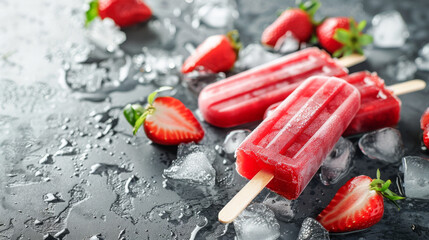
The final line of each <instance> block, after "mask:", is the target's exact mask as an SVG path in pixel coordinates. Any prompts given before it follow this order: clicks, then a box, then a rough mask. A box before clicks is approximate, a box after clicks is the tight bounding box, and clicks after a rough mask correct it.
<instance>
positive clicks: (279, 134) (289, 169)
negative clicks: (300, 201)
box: [236, 77, 360, 199]
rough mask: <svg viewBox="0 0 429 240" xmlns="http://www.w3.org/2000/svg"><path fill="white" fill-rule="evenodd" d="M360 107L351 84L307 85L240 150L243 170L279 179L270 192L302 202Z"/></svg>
mask: <svg viewBox="0 0 429 240" xmlns="http://www.w3.org/2000/svg"><path fill="white" fill-rule="evenodd" d="M359 107H360V94H359V92H358V91H357V89H356V88H354V87H353V86H351V85H350V84H348V83H347V82H346V81H344V80H342V79H338V78H333V77H311V78H309V79H307V80H306V81H304V82H303V83H302V84H301V85H300V86H299V87H298V88H297V89H296V90H295V91H294V92H293V93H292V94H291V95H290V96H289V97H288V98H286V100H284V101H283V102H282V103H281V104H280V106H279V107H278V108H277V109H276V110H275V111H274V112H273V113H272V114H271V115H270V116H269V117H268V118H266V119H265V120H264V121H263V122H262V123H261V124H260V125H259V126H258V127H257V128H256V129H255V130H254V131H253V132H252V133H251V134H250V135H249V136H248V137H247V138H246V140H245V141H244V142H243V143H242V144H241V145H240V147H239V148H238V149H237V152H236V155H237V161H236V164H237V171H238V173H240V174H241V175H242V176H244V177H246V178H248V179H251V178H253V176H254V175H255V174H256V173H258V172H259V171H260V170H266V171H268V172H270V173H272V174H273V175H274V179H273V180H271V182H270V183H269V184H268V185H267V187H268V188H269V189H271V190H272V191H274V192H277V193H279V194H281V195H283V196H284V197H286V198H288V199H296V198H297V197H298V196H299V195H300V194H301V192H302V191H303V190H304V188H305V187H306V186H307V184H308V183H309V181H310V180H311V178H312V177H313V176H314V174H315V173H316V171H317V170H318V169H319V167H320V165H321V164H322V161H323V159H324V158H325V157H326V155H327V154H328V153H329V152H330V151H331V150H332V148H333V147H334V145H335V143H336V142H337V141H338V139H339V138H340V136H341V135H342V134H343V132H344V130H345V129H346V128H347V126H348V125H349V123H350V122H351V120H352V119H353V117H354V116H355V114H356V113H357V111H358V110H359Z"/></svg>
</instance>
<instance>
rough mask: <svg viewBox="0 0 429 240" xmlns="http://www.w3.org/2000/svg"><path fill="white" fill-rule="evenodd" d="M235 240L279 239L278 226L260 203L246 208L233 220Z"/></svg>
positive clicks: (270, 213)
mask: <svg viewBox="0 0 429 240" xmlns="http://www.w3.org/2000/svg"><path fill="white" fill-rule="evenodd" d="M234 228H235V233H236V234H237V240H261V239H264V240H274V239H277V238H279V237H280V225H279V223H278V222H277V219H276V218H275V216H274V213H273V211H272V210H271V209H269V208H268V207H267V206H265V205H264V204H262V203H254V204H252V205H250V206H248V207H247V208H246V209H245V210H244V211H243V212H242V213H241V214H240V215H239V216H238V217H237V218H236V219H235V220H234Z"/></svg>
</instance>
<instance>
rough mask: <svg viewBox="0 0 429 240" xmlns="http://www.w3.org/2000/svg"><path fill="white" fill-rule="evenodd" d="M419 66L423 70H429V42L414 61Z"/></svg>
mask: <svg viewBox="0 0 429 240" xmlns="http://www.w3.org/2000/svg"><path fill="white" fill-rule="evenodd" d="M414 62H415V63H416V65H417V68H418V69H419V70H422V71H429V43H426V44H425V45H424V46H423V48H422V49H420V51H419V57H417V58H416V60H415V61H414Z"/></svg>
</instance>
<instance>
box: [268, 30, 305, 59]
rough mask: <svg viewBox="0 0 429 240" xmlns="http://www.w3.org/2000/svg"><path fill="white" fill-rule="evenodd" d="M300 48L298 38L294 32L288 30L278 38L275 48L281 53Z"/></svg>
mask: <svg viewBox="0 0 429 240" xmlns="http://www.w3.org/2000/svg"><path fill="white" fill-rule="evenodd" d="M298 49H299V41H298V39H296V38H295V37H294V36H293V34H292V32H290V31H288V32H286V34H285V35H283V36H282V37H280V38H279V40H277V42H276V45H275V46H274V50H276V51H277V52H279V53H282V54H285V53H290V52H294V51H296V50H298Z"/></svg>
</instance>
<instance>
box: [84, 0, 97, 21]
mask: <svg viewBox="0 0 429 240" xmlns="http://www.w3.org/2000/svg"><path fill="white" fill-rule="evenodd" d="M88 5H89V8H88V10H86V12H85V27H88V26H89V24H90V23H91V22H92V21H93V20H94V19H95V18H97V17H98V16H99V14H98V0H92V1H91V2H89V4H88Z"/></svg>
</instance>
